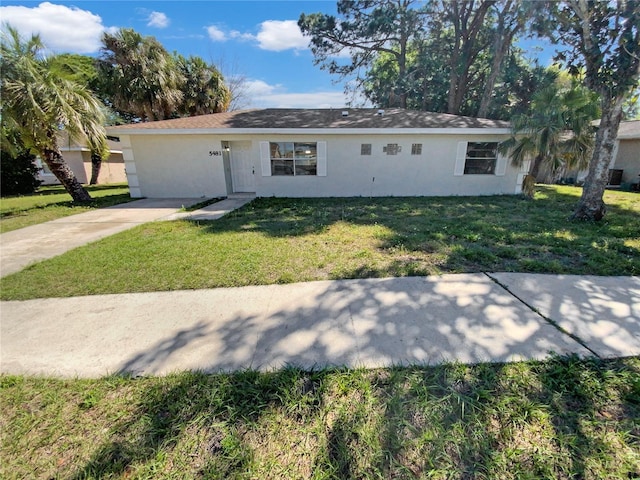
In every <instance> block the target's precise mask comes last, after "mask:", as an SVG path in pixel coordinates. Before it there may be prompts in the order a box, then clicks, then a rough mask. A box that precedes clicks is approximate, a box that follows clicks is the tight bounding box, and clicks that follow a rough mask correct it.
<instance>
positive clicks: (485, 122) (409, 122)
mask: <svg viewBox="0 0 640 480" xmlns="http://www.w3.org/2000/svg"><path fill="white" fill-rule="evenodd" d="M343 111H347V112H349V114H348V115H347V116H343V114H342V112H343ZM227 128H239V129H247V128H269V129H273V128H282V129H294V128H318V129H324V128H341V129H342V128H509V122H505V121H501V120H489V119H485V118H472V117H462V116H458V115H449V114H446V113H431V112H421V111H414V110H405V109H401V108H390V109H385V110H384V114H382V115H379V114H378V109H375V108H344V109H279V108H266V109H260V110H238V111H234V112H224V113H214V114H210V115H200V116H197V117H185V118H176V119H173V120H160V121H157V122H146V123H136V124H130V125H120V126H117V127H111V128H110V130H113V131H122V132H123V133H124V132H125V131H126V130H129V129H135V130H167V129H185V130H186V129H189V130H199V129H227Z"/></svg>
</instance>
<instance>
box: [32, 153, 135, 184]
mask: <svg viewBox="0 0 640 480" xmlns="http://www.w3.org/2000/svg"><path fill="white" fill-rule="evenodd" d="M62 158H64V161H65V162H66V163H67V165H69V168H71V170H72V171H73V173H74V174H75V175H76V178H77V179H78V181H79V182H80V183H84V184H88V183H89V180H90V179H91V153H90V152H88V151H81V150H62ZM39 179H40V180H42V182H43V185H54V184H58V183H60V182H59V181H58V179H57V178H56V177H55V176H54V175H53V174H43V173H41V174H40V175H39ZM126 181H127V175H126V174H125V171H124V160H123V159H122V153H120V152H114V153H112V154H111V155H110V156H109V158H108V159H107V160H104V161H103V162H102V167H101V168H100V176H99V177H98V183H99V184H107V183H124V182H126Z"/></svg>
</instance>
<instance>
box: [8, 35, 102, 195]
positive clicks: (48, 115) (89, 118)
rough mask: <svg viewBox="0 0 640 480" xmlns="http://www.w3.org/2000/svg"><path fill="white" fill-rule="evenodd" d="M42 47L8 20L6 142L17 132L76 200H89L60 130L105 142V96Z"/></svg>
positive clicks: (81, 137) (33, 37)
mask: <svg viewBox="0 0 640 480" xmlns="http://www.w3.org/2000/svg"><path fill="white" fill-rule="evenodd" d="M42 51H43V45H42V42H41V41H40V38H39V37H38V36H37V35H34V36H32V37H31V38H30V39H29V40H28V41H23V40H22V39H21V38H20V35H19V34H18V32H17V30H15V29H14V28H12V27H10V26H6V28H5V31H4V33H3V36H2V41H1V42H0V55H1V59H0V62H1V64H0V69H1V71H2V82H1V83H0V99H1V102H2V103H1V104H0V108H1V113H2V129H1V130H2V132H3V138H2V140H3V142H2V143H3V145H4V144H5V142H6V140H7V138H6V136H5V132H11V134H12V135H17V136H18V137H19V138H20V142H21V143H22V144H23V145H24V147H25V148H26V149H28V150H33V151H34V152H36V153H38V155H39V156H40V158H42V160H43V161H44V162H45V163H46V164H47V166H48V167H49V169H50V170H51V172H52V173H53V174H54V175H55V176H56V178H57V179H58V180H59V181H60V183H62V185H63V186H64V187H65V189H66V190H67V192H68V193H69V194H70V195H71V197H72V198H73V200H74V201H77V202H86V201H90V200H91V196H90V195H89V193H88V192H87V191H86V190H85V189H84V187H83V186H82V185H81V184H80V182H78V180H77V178H76V176H75V175H74V173H73V171H72V170H71V169H70V168H69V166H68V165H67V163H66V162H65V161H64V158H63V157H62V153H61V152H60V148H59V145H58V134H59V132H60V130H61V129H64V131H65V133H67V134H68V135H69V136H70V137H71V138H73V139H75V140H77V141H79V142H83V143H84V142H88V141H91V142H93V143H95V144H100V143H103V142H105V141H106V137H105V130H104V126H103V122H104V117H103V114H102V111H101V109H100V102H99V101H98V99H97V98H95V97H94V96H93V94H92V93H91V92H90V91H89V90H88V89H86V88H85V87H83V86H82V85H80V84H78V83H76V82H73V81H71V80H69V79H67V78H65V77H64V76H62V75H60V74H59V72H58V71H57V70H56V69H55V68H52V66H51V62H50V59H47V58H46V57H43V56H42Z"/></svg>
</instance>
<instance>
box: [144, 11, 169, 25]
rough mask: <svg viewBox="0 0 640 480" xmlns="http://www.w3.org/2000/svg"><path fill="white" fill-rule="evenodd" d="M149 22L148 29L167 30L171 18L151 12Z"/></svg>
mask: <svg viewBox="0 0 640 480" xmlns="http://www.w3.org/2000/svg"><path fill="white" fill-rule="evenodd" d="M148 20H149V23H147V27H157V28H166V27H168V26H169V17H167V16H166V15H165V14H164V13H162V12H151V13H150V14H149V18H148Z"/></svg>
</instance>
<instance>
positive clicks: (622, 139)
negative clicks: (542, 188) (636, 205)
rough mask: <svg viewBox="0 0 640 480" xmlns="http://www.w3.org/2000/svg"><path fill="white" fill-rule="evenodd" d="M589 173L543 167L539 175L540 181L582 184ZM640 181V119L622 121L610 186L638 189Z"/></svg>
mask: <svg viewBox="0 0 640 480" xmlns="http://www.w3.org/2000/svg"><path fill="white" fill-rule="evenodd" d="M588 173H589V170H588V169H585V170H579V171H577V170H570V171H563V170H561V171H559V172H555V173H554V172H551V170H550V169H549V168H542V169H541V170H540V174H539V175H538V181H539V182H540V183H558V182H560V183H576V184H578V185H582V184H583V183H584V181H585V179H586V178H587V174H588ZM639 182H640V120H631V121H626V122H621V123H620V128H619V129H618V138H617V139H616V143H615V146H614V149H613V157H612V159H611V163H610V165H609V182H608V186H609V187H613V188H620V187H622V188H623V189H625V190H628V189H630V188H632V187H633V188H635V189H636V190H637V189H638V183H639Z"/></svg>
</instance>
